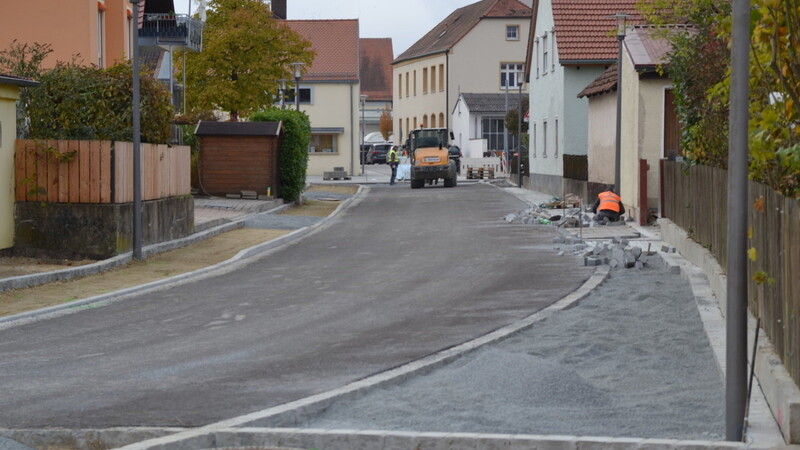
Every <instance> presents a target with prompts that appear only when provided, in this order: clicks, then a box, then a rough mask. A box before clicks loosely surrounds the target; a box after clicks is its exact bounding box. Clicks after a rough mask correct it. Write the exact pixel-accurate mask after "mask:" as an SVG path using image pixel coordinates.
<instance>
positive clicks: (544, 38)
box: [542, 32, 547, 75]
mask: <svg viewBox="0 0 800 450" xmlns="http://www.w3.org/2000/svg"><path fill="white" fill-rule="evenodd" d="M542 75H547V32H545V33H544V34H543V35H542Z"/></svg>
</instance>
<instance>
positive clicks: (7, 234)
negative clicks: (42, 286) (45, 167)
mask: <svg viewBox="0 0 800 450" xmlns="http://www.w3.org/2000/svg"><path fill="white" fill-rule="evenodd" d="M38 84H39V83H37V82H35V81H32V80H27V79H23V78H19V77H14V76H11V75H4V74H0V180H2V187H0V249H4V248H9V247H13V246H14V192H15V189H16V187H15V186H16V179H15V177H14V148H15V142H16V140H17V99H19V89H20V88H22V87H34V86H37V85H38Z"/></svg>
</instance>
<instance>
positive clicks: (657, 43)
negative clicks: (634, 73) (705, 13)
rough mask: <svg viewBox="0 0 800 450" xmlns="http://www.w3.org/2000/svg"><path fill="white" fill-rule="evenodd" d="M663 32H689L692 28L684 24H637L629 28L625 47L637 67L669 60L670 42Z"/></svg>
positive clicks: (641, 67) (642, 67) (653, 66)
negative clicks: (658, 25) (662, 25)
mask: <svg viewBox="0 0 800 450" xmlns="http://www.w3.org/2000/svg"><path fill="white" fill-rule="evenodd" d="M665 32H666V33H669V34H672V33H691V32H692V28H691V27H689V26H684V25H670V26H667V27H656V26H652V25H637V26H635V27H633V28H631V29H630V30H629V32H628V35H627V36H625V47H626V48H627V50H628V53H629V54H630V56H631V60H632V61H633V64H634V66H636V68H637V69H646V68H655V67H658V66H661V65H664V64H667V63H668V62H669V61H668V59H667V56H668V54H669V52H670V51H672V44H671V43H670V42H669V41H668V40H667V39H666V38H665V36H664V34H663V33H665Z"/></svg>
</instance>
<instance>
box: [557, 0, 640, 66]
mask: <svg viewBox="0 0 800 450" xmlns="http://www.w3.org/2000/svg"><path fill="white" fill-rule="evenodd" d="M636 3H637V0H553V20H554V22H555V32H556V42H557V43H558V55H559V59H560V60H561V61H562V62H563V61H593V60H597V61H598V62H600V61H612V60H615V59H616V58H617V52H618V48H619V47H618V46H619V44H618V43H617V38H616V34H615V30H616V19H615V18H614V15H615V14H617V13H619V12H624V13H626V14H628V16H629V17H628V19H627V22H628V24H631V25H632V24H636V23H640V22H642V18H641V16H640V15H639V13H638V12H637V11H636Z"/></svg>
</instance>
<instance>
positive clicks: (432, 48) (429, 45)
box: [392, 0, 531, 64]
mask: <svg viewBox="0 0 800 450" xmlns="http://www.w3.org/2000/svg"><path fill="white" fill-rule="evenodd" d="M530 16H531V9H530V8H528V7H527V6H526V5H524V4H523V3H520V2H519V1H518V0H481V1H479V2H477V3H473V4H471V5H467V6H464V7H462V8H459V9H457V10H455V11H453V13H452V14H450V15H449V16H447V18H445V19H444V20H443V21H441V22H439V24H438V25H436V26H435V27H433V28H432V29H431V30H430V31H428V33H427V34H426V35H425V36H422V38H420V39H419V40H418V41H417V42H415V43H414V45H412V46H411V47H409V48H408V49H407V50H406V51H405V52H403V53H402V54H401V55H400V56H398V57H397V59H395V60H394V62H393V63H392V64H397V63H400V62H403V61H407V60H409V59H414V58H418V57H420V56H426V55H432V54H436V53H442V52H445V51H447V50H450V49H451V48H453V46H454V45H455V44H456V43H458V41H460V40H461V38H463V37H464V36H465V35H466V34H467V33H469V31H470V30H472V29H473V28H474V27H475V25H477V24H478V22H480V21H481V19H501V18H527V17H530Z"/></svg>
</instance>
